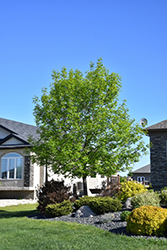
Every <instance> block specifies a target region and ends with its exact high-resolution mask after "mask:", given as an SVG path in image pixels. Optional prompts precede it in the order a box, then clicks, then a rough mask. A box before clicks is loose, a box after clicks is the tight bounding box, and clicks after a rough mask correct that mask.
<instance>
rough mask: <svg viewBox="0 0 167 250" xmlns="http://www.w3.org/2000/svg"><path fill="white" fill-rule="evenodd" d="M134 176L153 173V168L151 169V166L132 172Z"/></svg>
mask: <svg viewBox="0 0 167 250" xmlns="http://www.w3.org/2000/svg"><path fill="white" fill-rule="evenodd" d="M132 173H133V174H138V173H148V174H149V173H151V168H150V164H148V165H146V166H144V167H142V168H139V169H137V170H135V171H133V172H132Z"/></svg>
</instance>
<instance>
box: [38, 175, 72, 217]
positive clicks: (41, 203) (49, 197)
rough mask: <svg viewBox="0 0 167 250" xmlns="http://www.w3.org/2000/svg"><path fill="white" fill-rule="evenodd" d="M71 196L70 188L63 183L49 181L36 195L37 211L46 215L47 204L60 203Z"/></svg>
mask: <svg viewBox="0 0 167 250" xmlns="http://www.w3.org/2000/svg"><path fill="white" fill-rule="evenodd" d="M70 196H71V193H70V187H69V186H65V185H64V181H55V180H53V179H52V180H51V181H48V182H46V183H45V185H44V186H43V187H42V188H41V191H40V192H39V195H38V207H37V209H38V211H39V212H40V213H41V214H46V207H47V205H49V204H55V203H61V202H63V201H64V200H68V199H69V198H70Z"/></svg>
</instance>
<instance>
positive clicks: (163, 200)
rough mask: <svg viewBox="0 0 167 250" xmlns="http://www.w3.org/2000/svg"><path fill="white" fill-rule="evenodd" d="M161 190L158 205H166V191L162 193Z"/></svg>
mask: <svg viewBox="0 0 167 250" xmlns="http://www.w3.org/2000/svg"><path fill="white" fill-rule="evenodd" d="M163 190H165V189H163ZM163 190H161V193H160V194H159V198H160V203H161V204H165V205H167V191H166V190H165V191H163Z"/></svg>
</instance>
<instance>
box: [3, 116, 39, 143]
mask: <svg viewBox="0 0 167 250" xmlns="http://www.w3.org/2000/svg"><path fill="white" fill-rule="evenodd" d="M0 126H1V127H3V128H4V129H7V130H9V131H10V133H11V134H13V135H15V136H16V137H17V138H20V139H21V140H23V141H25V142H27V139H28V137H29V136H30V135H32V136H33V137H34V138H37V137H38V134H37V127H36V126H33V125H29V124H25V123H21V122H16V121H12V120H8V119H4V118H0Z"/></svg>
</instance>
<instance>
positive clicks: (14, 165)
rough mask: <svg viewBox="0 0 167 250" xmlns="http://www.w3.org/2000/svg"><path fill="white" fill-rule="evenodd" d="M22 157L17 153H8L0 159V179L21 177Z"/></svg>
mask: <svg viewBox="0 0 167 250" xmlns="http://www.w3.org/2000/svg"><path fill="white" fill-rule="evenodd" d="M22 176H23V157H22V156H21V155H19V154H17V153H9V154H6V155H4V156H3V157H2V159H1V178H2V179H22Z"/></svg>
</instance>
